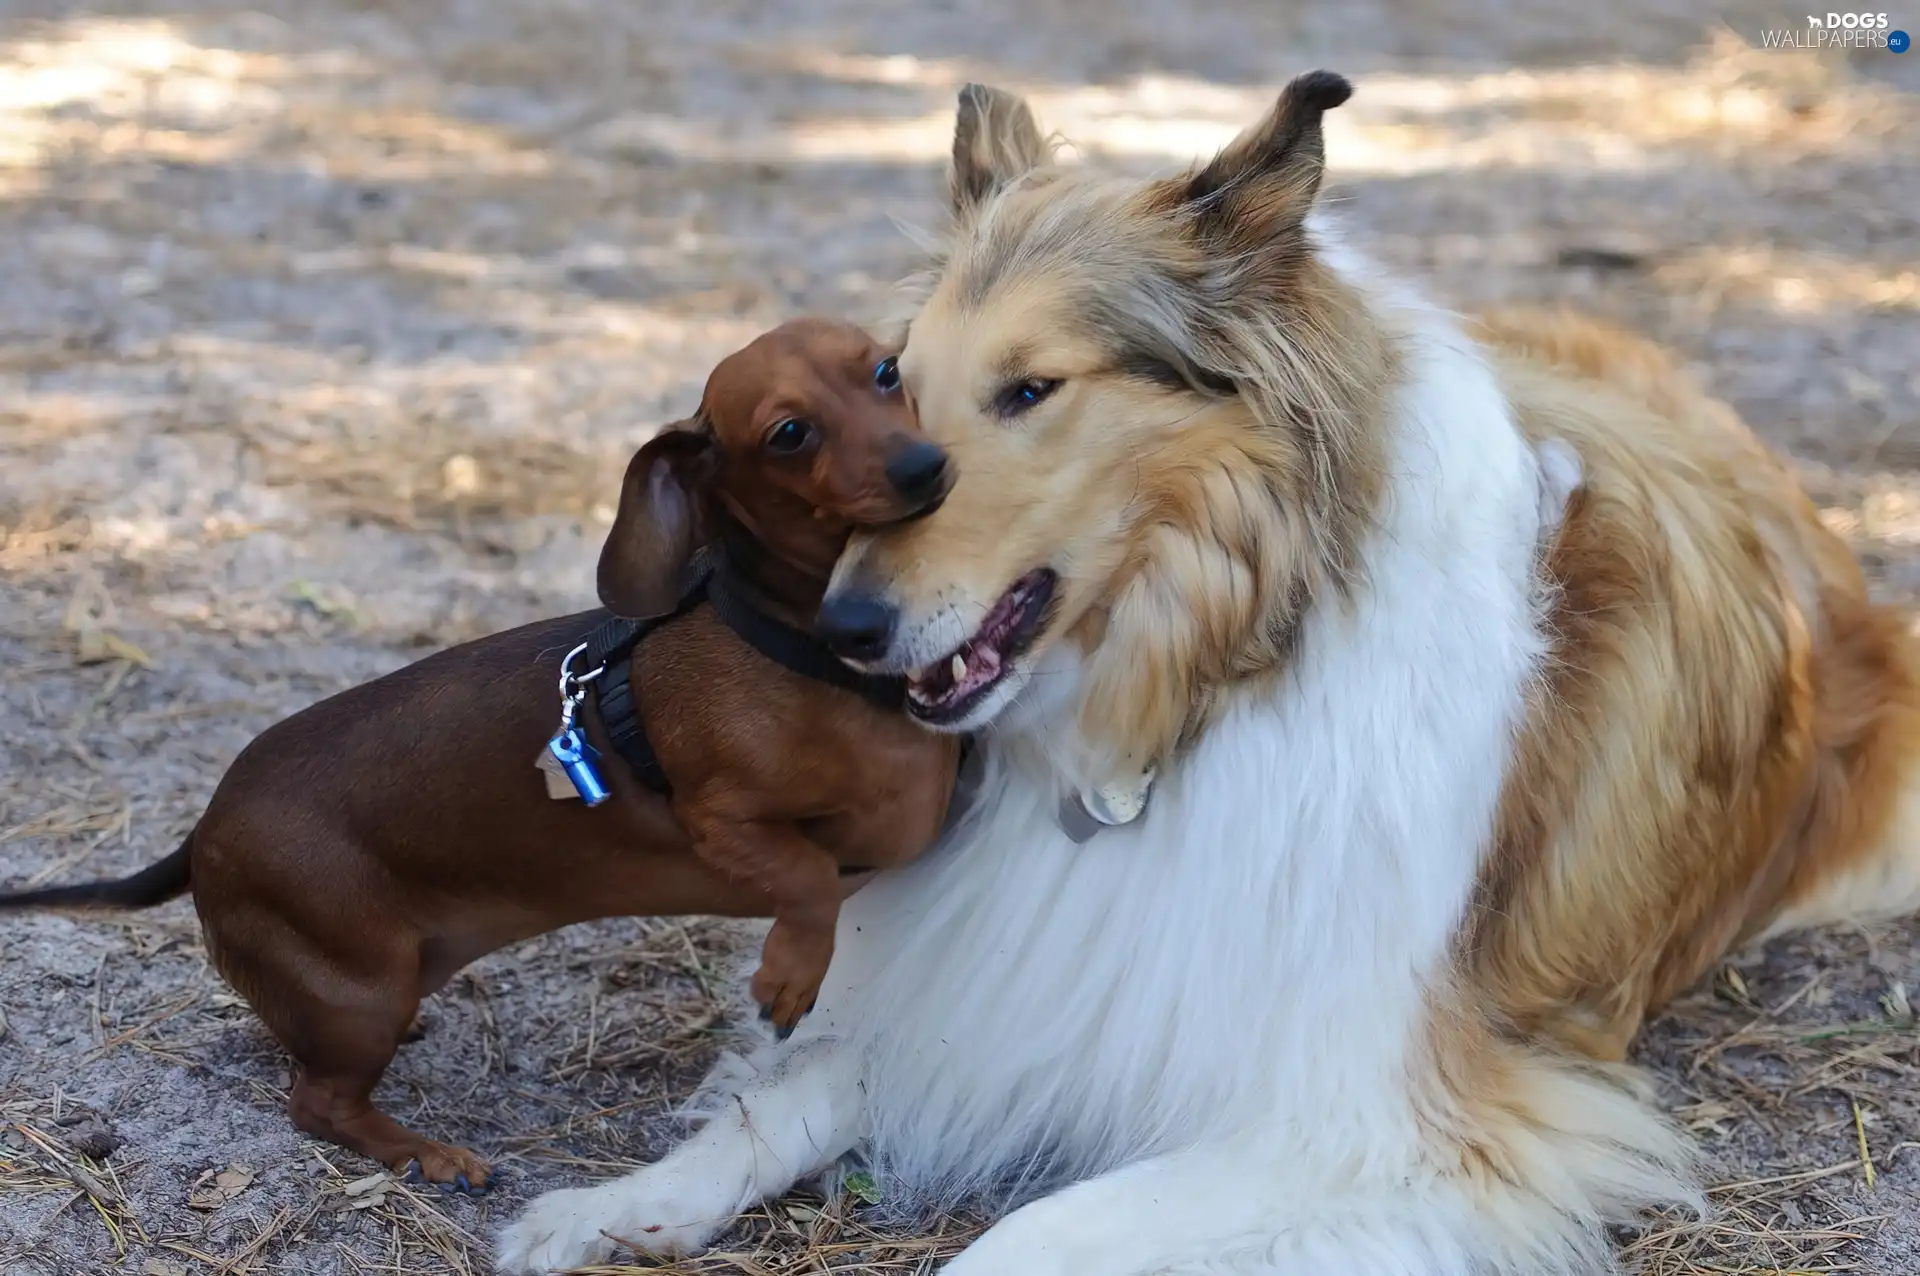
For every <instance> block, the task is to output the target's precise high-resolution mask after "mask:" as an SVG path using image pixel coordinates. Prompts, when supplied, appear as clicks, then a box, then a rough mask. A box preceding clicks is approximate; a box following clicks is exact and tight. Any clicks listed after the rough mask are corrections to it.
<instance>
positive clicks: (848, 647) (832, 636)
mask: <svg viewBox="0 0 1920 1276" xmlns="http://www.w3.org/2000/svg"><path fill="white" fill-rule="evenodd" d="M943 459H944V458H943ZM896 619H897V617H896V615H895V613H894V610H893V608H891V607H889V606H887V605H886V604H885V603H883V602H881V601H880V600H879V599H878V598H875V597H873V596H872V595H870V594H838V595H832V594H830V595H828V596H827V599H826V601H825V602H823V603H821V604H820V614H819V615H818V616H816V617H815V618H814V622H813V629H814V632H815V633H817V634H818V635H820V641H822V642H824V643H826V644H827V646H829V647H831V648H833V652H834V654H835V655H837V656H841V657H844V658H845V659H848V660H878V659H879V658H880V657H882V656H884V655H886V654H887V644H888V642H889V641H891V640H892V638H893V623H894V621H895V620H896Z"/></svg>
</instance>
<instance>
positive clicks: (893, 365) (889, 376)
mask: <svg viewBox="0 0 1920 1276" xmlns="http://www.w3.org/2000/svg"><path fill="white" fill-rule="evenodd" d="M873 384H874V385H875V386H877V387H879V390H880V393H882V394H892V393H893V392H894V391H895V390H898V389H899V388H900V356H899V355H897V354H890V355H888V356H887V357H886V358H884V359H882V360H881V361H880V362H879V363H877V364H875V365H874V369H873Z"/></svg>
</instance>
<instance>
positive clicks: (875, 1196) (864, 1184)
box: [847, 1173, 882, 1205]
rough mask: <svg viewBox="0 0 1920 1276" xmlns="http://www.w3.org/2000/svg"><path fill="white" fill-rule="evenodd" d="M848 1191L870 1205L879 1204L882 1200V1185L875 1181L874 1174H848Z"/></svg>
mask: <svg viewBox="0 0 1920 1276" xmlns="http://www.w3.org/2000/svg"><path fill="white" fill-rule="evenodd" d="M847 1191H849V1192H851V1193H852V1194H853V1195H854V1196H856V1197H858V1198H859V1199H861V1200H862V1201H865V1202H866V1203H867V1204H868V1205H878V1204H879V1203H880V1201H881V1199H882V1198H881V1196H880V1185H879V1184H878V1183H875V1182H874V1181H873V1175H871V1174H865V1173H855V1174H849V1175H847Z"/></svg>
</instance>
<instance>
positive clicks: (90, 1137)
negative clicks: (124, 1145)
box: [53, 1105, 121, 1161]
mask: <svg viewBox="0 0 1920 1276" xmlns="http://www.w3.org/2000/svg"><path fill="white" fill-rule="evenodd" d="M53 1124H54V1127H55V1128H56V1129H58V1130H59V1131H60V1137H61V1138H63V1139H65V1140H66V1141H67V1146H68V1147H71V1148H72V1149H73V1150H74V1151H76V1152H78V1153H79V1154H80V1155H82V1156H87V1157H92V1158H93V1159H94V1160H96V1161H98V1160H101V1159H103V1158H105V1157H109V1156H112V1155H113V1153H114V1152H115V1150H116V1149H118V1148H119V1146H120V1142H121V1140H120V1135H119V1132H118V1131H116V1130H115V1129H114V1128H113V1122H111V1121H109V1120H107V1118H106V1117H105V1116H104V1115H102V1114H101V1113H99V1112H96V1111H94V1110H93V1109H92V1108H89V1107H82V1106H79V1105H76V1106H75V1107H74V1108H73V1109H71V1110H70V1111H68V1112H67V1113H66V1114H65V1115H64V1116H62V1117H60V1118H59V1119H58V1120H56V1121H55V1122H54V1123H53Z"/></svg>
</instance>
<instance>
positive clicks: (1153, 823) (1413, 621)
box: [807, 305, 1542, 1197]
mask: <svg viewBox="0 0 1920 1276" xmlns="http://www.w3.org/2000/svg"><path fill="white" fill-rule="evenodd" d="M1392 313H1394V314H1395V315H1396V316H1397V317H1398V318H1399V319H1400V320H1401V321H1402V322H1404V323H1405V325H1406V327H1407V330H1408V331H1407V339H1406V348H1407V353H1408V371H1409V377H1408V382H1407V385H1406V387H1405V390H1404V393H1403V397H1402V407H1401V409H1400V411H1399V413H1398V431H1397V437H1396V438H1395V441H1394V448H1393V456H1394V466H1393V471H1392V479H1391V490H1390V495H1389V498H1388V507H1387V512H1386V516H1385V518H1384V520H1383V525H1382V526H1381V527H1380V528H1379V529H1378V531H1377V532H1376V533H1375V535H1374V536H1373V538H1372V540H1371V543H1370V545H1369V546H1368V549H1367V552H1366V555H1365V559H1364V569H1365V580H1364V582H1363V583H1362V585H1361V586H1360V589H1359V591H1358V594H1357V597H1356V600H1355V602H1354V603H1353V604H1352V605H1351V606H1343V605H1339V604H1328V605H1322V606H1319V607H1316V608H1315V609H1314V610H1313V611H1312V612H1311V613H1310V615H1309V617H1308V619H1307V622H1306V628H1305V630H1304V632H1303V641H1302V643H1301V645H1300V648H1299V656H1298V659H1297V661H1296V663H1295V665H1294V667H1293V669H1292V670H1291V671H1290V672H1289V674H1288V675H1287V677H1286V678H1285V680H1284V681H1283V682H1282V683H1281V684H1279V685H1278V686H1275V687H1272V688H1269V689H1268V690H1266V691H1263V692H1261V693H1259V694H1253V693H1243V694H1242V697H1241V699H1240V700H1239V701H1238V702H1237V703H1236V704H1234V705H1233V706H1232V707H1231V708H1230V709H1229V711H1228V712H1227V713H1226V714H1225V715H1224V716H1223V718H1222V719H1221V720H1220V721H1219V722H1218V723H1217V725H1215V726H1214V727H1213V728H1212V729H1211V730H1210V731H1209V732H1208V733H1207V735H1206V736H1205V737H1204V738H1203V739H1202V740H1201V741H1200V743H1199V744H1198V745H1197V746H1196V747H1195V748H1194V749H1193V750H1192V751H1191V752H1190V753H1188V754H1187V755H1186V756H1184V757H1182V758H1181V759H1180V760H1179V761H1178V763H1177V764H1176V765H1174V766H1172V767H1170V768H1168V769H1166V770H1165V772H1164V773H1163V774H1162V776H1161V778H1160V780H1159V782H1158V784H1157V786H1156V788H1155V791H1154V795H1153V802H1152V805H1151V806H1150V808H1149V809H1148V811H1147V813H1146V814H1145V815H1144V816H1143V817H1142V818H1141V819H1140V820H1139V821H1138V822H1137V823H1136V824H1134V825H1129V826H1125V827H1122V828H1117V829H1112V830H1109V831H1107V832H1105V833H1103V834H1101V835H1100V836H1098V837H1096V838H1094V839H1093V840H1091V841H1090V842H1087V843H1085V844H1075V843H1074V842H1072V841H1071V840H1070V839H1069V838H1068V837H1067V836H1066V835H1065V834H1064V833H1062V832H1061V830H1060V829H1059V828H1058V827H1057V825H1056V822H1055V812H1056V808H1057V804H1058V800H1059V791H1060V790H1059V779H1058V778H1057V775H1056V768H1055V767H1054V766H1052V765H1051V764H1050V763H1049V760H1048V756H1047V748H1046V745H1047V738H1046V734H1045V729H1044V727H1043V726H1041V724H1039V723H1037V722H1036V721H1035V714H1034V713H1033V712H1031V711H1029V712H1022V713H1019V714H1018V715H1017V717H1016V718H1015V719H1014V720H1013V721H1014V724H1013V725H1010V726H1008V727H1003V728H1002V729H1001V732H1000V734H999V737H998V738H997V739H996V740H994V741H993V742H992V743H991V744H990V746H989V748H990V756H991V757H992V759H993V766H992V767H991V769H990V775H989V782H988V786H987V787H986V789H985V790H984V791H983V792H982V794H981V795H980V798H979V803H978V810H979V812H980V814H979V815H978V816H977V817H976V818H975V819H974V821H973V822H972V823H971V824H970V825H969V826H968V827H967V828H966V829H964V830H963V831H962V832H961V834H960V835H959V836H957V837H956V838H955V839H954V841H953V842H952V843H951V844H950V845H948V846H946V847H945V848H944V849H943V850H941V851H940V852H938V853H936V854H935V855H933V856H931V857H929V858H928V859H926V860H924V861H923V862H921V863H919V864H917V865H915V866H913V867H910V868H908V869H906V870H904V871H902V872H900V873H898V874H894V875H891V876H890V877H889V878H887V879H885V880H881V881H879V882H876V883H875V884H874V885H872V886H871V887H869V888H868V889H867V890H865V891H863V892H862V893H861V894H859V895H858V896H856V897H855V898H854V899H853V900H852V901H851V902H850V904H849V905H848V907H847V909H846V911H845V914H844V917H843V922H842V927H841V932H840V949H839V955H838V956H837V957H836V960H835V964H834V974H833V977H832V979H831V981H830V983H829V987H828V989H827V993H826V995H825V996H824V997H823V998H822V1001H821V1006H820V1009H819V1010H818V1011H817V1012H816V1013H815V1015H814V1017H813V1019H812V1020H811V1021H810V1023H809V1029H808V1033H807V1035H809V1036H812V1035H824V1036H838V1037H841V1038H842V1040H843V1042H844V1044H845V1045H846V1046H848V1047H851V1048H852V1049H853V1050H854V1051H855V1053H856V1057H857V1058H858V1059H859V1061H860V1063H859V1066H860V1068H861V1071H862V1078H863V1081H864V1086H865V1094H866V1104H867V1109H868V1113H869V1116H870V1121H871V1126H870V1131H869V1132H870V1136H871V1144H872V1148H873V1152H874V1155H875V1156H876V1158H877V1159H878V1161H879V1162H880V1163H881V1165H882V1166H883V1168H884V1169H886V1170H887V1171H889V1172H890V1173H892V1174H893V1175H895V1176H897V1178H898V1180H899V1181H900V1182H901V1183H903V1184H904V1185H905V1186H907V1187H909V1188H912V1189H915V1190H918V1191H923V1192H928V1193H933V1194H935V1195H936V1196H939V1197H947V1196H950V1195H952V1194H954V1193H956V1192H966V1191H971V1190H979V1189H983V1188H987V1187H989V1186H991V1185H994V1184H996V1183H1005V1182H1006V1181H1007V1180H1009V1179H1015V1180H1027V1181H1030V1182H1036V1184H1037V1181H1054V1180H1057V1179H1058V1178H1060V1177H1062V1176H1069V1177H1081V1176H1085V1175H1087V1174H1091V1173H1095V1172H1099V1171H1102V1170H1105V1169H1108V1168H1111V1167H1113V1166H1116V1165H1120V1164H1124V1163H1126V1162H1129V1161H1131V1160H1133V1159H1135V1158H1137V1157H1139V1156H1141V1155H1143V1154H1146V1153H1150V1152H1155V1151H1165V1150H1171V1149H1175V1148H1179V1147H1182V1146H1186V1145H1190V1144H1192V1143H1194V1142H1196V1141H1199V1140H1204V1139H1209V1138H1217V1137H1221V1136H1223V1135H1226V1134H1228V1133H1231V1132H1234V1131H1238V1130H1241V1129H1244V1128H1246V1127H1247V1126H1249V1125H1253V1124H1258V1125H1260V1126H1262V1127H1264V1128H1267V1129H1270V1130H1271V1129H1274V1128H1275V1127H1276V1125H1277V1126H1278V1127H1280V1128H1282V1129H1285V1130H1287V1131H1288V1141H1289V1142H1290V1143H1295V1144H1296V1146H1298V1142H1296V1141H1305V1142H1307V1143H1318V1142H1319V1141H1321V1140H1327V1141H1329V1146H1330V1150H1331V1144H1332V1143H1337V1144H1338V1147H1339V1149H1340V1151H1339V1153H1338V1155H1337V1157H1336V1163H1338V1162H1345V1161H1348V1160H1353V1161H1356V1162H1358V1161H1364V1160H1366V1159H1368V1158H1369V1157H1371V1156H1372V1155H1373V1154H1374V1153H1375V1152H1388V1153H1389V1155H1391V1156H1392V1157H1393V1159H1395V1160H1404V1158H1405V1155H1406V1152H1405V1149H1406V1147H1407V1145H1408V1144H1409V1143H1410V1141H1411V1140H1413V1139H1414V1137H1415V1135H1414V1133H1413V1131H1412V1129H1411V1122H1410V1121H1409V1120H1408V1100H1407V1098H1406V1089H1407V1087H1406V1084H1405V1081H1404V1066H1405V1056H1406V1052H1407V1050H1408V1049H1409V1047H1410V1046H1411V1045H1412V1044H1413V1043H1414V1038H1415V1034H1416V1032H1417V1030H1418V1028H1419V1025H1420V1024H1421V1023H1422V1022H1423V1021H1424V1016H1425V1013H1426V1006H1425V1004H1424V999H1425V998H1426V996H1427V994H1428V992H1429V990H1430V989H1431V987H1432V981H1433V976H1434V975H1435V973H1436V972H1437V971H1438V970H1439V969H1440V967H1441V966H1442V964H1443V963H1445V962H1446V961H1447V959H1448V954H1449V946H1450V944H1451V942H1452V941H1453V939H1454V937H1455V934H1456V930H1457V927H1458V924H1459V922H1460V919H1461V917H1462V913H1463V909H1464V907H1465V904H1466V901H1467V898H1468V895H1469V892H1470V891H1471V889H1472V886H1473V883H1474V878H1475V873H1476V870H1477V868H1478V865H1479V859H1480V856H1481V854H1482V853H1483V851H1484V848H1485V847H1486V845H1487V842H1488V837H1489V832H1490V828H1491V824H1492V820H1493V816H1494V811H1495V806H1496V803H1497V800H1498V796H1499V790H1500V783H1501V777H1502V773H1503V769H1504V766H1505V763H1506V760H1507V758H1508V756H1509V752H1510V742H1511V737H1512V735H1513V733H1514V731H1515V729H1516V726H1517V724H1518V721H1519V717H1520V714H1521V712H1522V697H1523V692H1524V689H1525V686H1526V683H1527V680H1528V679H1529V677H1530V676H1531V675H1532V673H1533V670H1534V667H1535V664H1536V662H1537V660H1538V658H1539V655H1540V652H1541V646H1542V644H1541V639H1540V637H1539V633H1538V627H1537V621H1536V617H1535V616H1534V614H1533V611H1532V607H1531V603H1530V596H1531V592H1532V590H1531V574H1532V566H1533V548H1534V539H1535V531H1536V527H1537V522H1538V513H1537V504H1536V470H1535V463H1534V460H1533V457H1532V454H1531V453H1530V451H1529V449H1528V448H1527V447H1526V446H1525V444H1524V442H1523V441H1522V440H1521V438H1520V437H1519V435H1518V433H1517V432H1516V429H1515V427H1514V425H1513V423H1512V420H1511V417H1510V414H1509V412H1508V411H1507V408H1506V405H1505V403H1504V402H1503V400H1502V398H1501V396H1500V394H1499V392H1498V389H1497V387H1496V385H1495V383H1494V381H1493V378H1492V376H1491V375H1490V373H1489V372H1488V371H1487V369H1486V368H1485V367H1484V366H1483V364H1482V363H1481V361H1480V359H1479V358H1478V356H1477V354H1475V353H1474V352H1473V351H1472V349H1471V347H1469V346H1468V345H1467V344H1466V343H1465V342H1464V341H1463V340H1461V339H1460V338H1459V337H1458V336H1457V335H1455V334H1454V333H1453V331H1452V329H1451V327H1450V325H1448V324H1447V323H1446V322H1445V321H1444V320H1443V319H1441V318H1440V317H1438V316H1436V315H1432V314H1429V313H1425V312H1423V311H1421V310H1419V309H1417V308H1414V307H1410V306H1404V305H1401V306H1398V307H1396V308H1395V309H1394V310H1393V312H1392ZM1047 673H1048V676H1046V677H1042V678H1040V679H1038V680H1037V683H1038V684H1044V685H1046V694H1045V696H1044V701H1045V702H1055V703H1057V702H1058V701H1059V700H1060V699H1066V700H1069V701H1070V700H1071V698H1072V697H1071V694H1070V690H1069V689H1070V688H1071V685H1072V682H1073V677H1074V673H1075V671H1074V670H1073V669H1072V668H1064V667H1063V668H1056V669H1052V670H1049V671H1047ZM1040 707H1041V706H1038V705H1036V706H1030V707H1029V708H1030V709H1032V708H1040ZM1067 720H1071V719H1070V717H1069V718H1068V719H1067Z"/></svg>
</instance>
